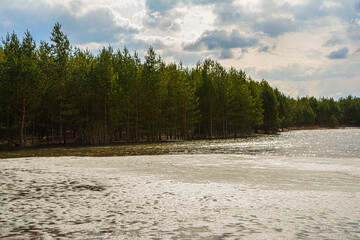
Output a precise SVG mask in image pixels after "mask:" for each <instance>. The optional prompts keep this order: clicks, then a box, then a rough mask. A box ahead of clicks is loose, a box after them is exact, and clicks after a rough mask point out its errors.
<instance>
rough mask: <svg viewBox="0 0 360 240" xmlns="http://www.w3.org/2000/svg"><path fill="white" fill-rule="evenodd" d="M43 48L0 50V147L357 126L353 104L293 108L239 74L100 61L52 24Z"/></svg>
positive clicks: (9, 40)
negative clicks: (40, 143)
mask: <svg viewBox="0 0 360 240" xmlns="http://www.w3.org/2000/svg"><path fill="white" fill-rule="evenodd" d="M50 40H51V44H49V43H46V42H43V41H41V42H40V44H39V46H36V44H35V41H34V39H33V38H32V36H31V34H30V32H28V31H27V32H26V33H25V36H24V38H23V39H22V41H20V40H19V39H18V37H17V35H16V34H15V33H12V34H7V35H6V37H5V39H3V40H2V44H1V45H0V141H1V142H7V143H9V144H11V145H20V146H25V145H26V143H28V144H30V143H36V142H47V143H60V144H63V143H66V142H68V141H71V142H77V143H84V144H102V143H109V142H114V141H141V140H145V141H155V140H156V141H161V140H164V139H179V138H181V139H193V138H200V139H202V138H228V137H238V136H242V135H246V134H250V133H252V132H259V131H261V132H265V133H274V132H277V131H279V129H281V128H282V129H283V128H288V127H291V126H315V125H316V126H328V127H335V126H337V125H351V126H359V125H360V99H359V98H357V97H352V96H348V97H346V98H341V99H340V100H339V101H335V100H334V99H332V98H330V99H328V98H320V99H316V98H314V97H311V98H298V99H293V98H290V97H288V96H285V95H284V94H282V93H281V92H280V91H279V90H278V89H274V88H272V87H271V86H270V85H269V84H268V83H267V82H266V81H265V80H263V81H261V82H256V81H254V80H252V79H251V78H250V77H248V76H246V74H245V72H243V71H241V70H236V69H235V68H231V69H228V70H227V69H225V68H224V67H223V66H221V65H220V64H219V63H218V62H216V61H213V60H211V59H205V60H204V61H203V62H199V63H198V64H197V65H196V67H194V68H191V69H189V68H184V67H183V66H182V64H181V63H179V64H176V63H169V64H166V63H165V62H164V61H163V60H162V59H161V58H160V56H157V55H156V53H155V51H154V49H153V48H152V47H150V48H149V49H148V52H147V55H146V56H145V61H144V62H143V63H142V62H141V61H140V59H139V57H138V55H137V53H136V52H135V53H134V54H133V55H131V54H130V53H129V51H128V49H127V48H124V49H123V50H122V51H120V50H117V51H114V50H113V49H112V48H111V47H110V46H109V47H104V48H103V49H102V50H101V51H100V52H99V53H98V55H96V56H94V55H92V54H91V53H90V52H89V51H82V50H80V49H78V48H74V49H72V48H71V45H70V42H69V40H68V39H67V36H66V35H65V34H64V33H63V32H62V31H61V25H60V24H59V23H56V24H55V26H54V28H53V31H52V33H51V37H50Z"/></svg>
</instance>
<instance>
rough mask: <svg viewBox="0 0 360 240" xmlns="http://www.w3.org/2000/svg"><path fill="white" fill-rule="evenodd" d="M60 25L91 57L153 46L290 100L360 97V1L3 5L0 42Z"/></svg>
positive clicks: (40, 36) (22, 1) (20, 0)
mask: <svg viewBox="0 0 360 240" xmlns="http://www.w3.org/2000/svg"><path fill="white" fill-rule="evenodd" d="M57 21H59V22H60V23H61V24H62V26H63V31H64V33H65V34H67V35H68V36H69V39H70V41H71V43H72V44H73V45H77V46H79V47H81V48H85V47H88V49H90V50H93V51H95V52H94V53H97V50H98V49H101V48H102V47H103V46H107V45H108V44H111V45H112V46H113V47H114V48H120V49H122V48H123V46H127V47H128V48H129V50H130V51H134V50H137V51H138V52H140V55H141V54H145V53H146V50H147V49H148V47H149V46H150V45H152V46H154V48H155V50H156V52H157V53H158V54H160V55H161V56H162V58H163V59H165V60H166V61H176V62H178V61H180V60H181V61H182V62H183V64H184V65H185V66H186V65H190V66H193V65H195V64H196V62H197V61H199V60H203V59H204V58H205V57H212V58H214V60H219V62H220V63H221V64H223V65H224V66H225V67H231V66H233V67H236V68H238V69H239V68H242V69H244V70H247V71H248V75H251V76H252V77H253V78H255V79H257V80H260V79H261V78H265V79H267V80H269V81H270V82H271V83H272V84H274V85H275V86H278V87H279V89H280V90H283V91H284V92H285V93H287V94H291V95H292V96H296V95H302V96H303V95H304V94H305V95H306V94H309V95H317V96H321V95H324V96H333V95H336V94H337V93H339V92H341V93H343V94H348V93H352V94H356V95H360V87H359V86H360V82H359V81H360V72H359V70H358V66H359V65H360V54H359V49H360V48H359V47H360V46H359V40H360V1H353V0H343V1H330V0H317V1H308V0H296V1H295V0H272V1H268V0H234V1H232V0H226V1H220V0H208V1H206V0H180V1H167V0H133V1H114V0H102V1H100V0H75V1H74V0H37V1H31V0H17V1H13V0H2V1H0V33H2V36H1V37H4V35H5V34H6V32H12V31H13V30H15V32H16V33H18V34H19V35H20V36H21V34H22V33H23V32H25V30H26V29H29V30H30V32H31V33H32V35H33V36H34V38H35V39H36V40H38V41H39V40H46V41H48V40H49V35H50V32H51V30H52V27H53V26H54V24H55V22H57ZM184 47H185V49H187V50H193V51H191V52H189V51H184ZM195 50H196V51H195ZM334 58H335V59H334Z"/></svg>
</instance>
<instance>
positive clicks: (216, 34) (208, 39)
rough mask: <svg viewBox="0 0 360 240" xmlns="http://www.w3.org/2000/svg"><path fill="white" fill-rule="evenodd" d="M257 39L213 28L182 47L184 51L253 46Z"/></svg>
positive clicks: (237, 32) (236, 32) (234, 31)
mask: <svg viewBox="0 0 360 240" xmlns="http://www.w3.org/2000/svg"><path fill="white" fill-rule="evenodd" d="M257 44H258V40H257V39H256V38H252V37H246V36H243V35H241V34H240V33H239V31H237V30H233V31H231V32H230V33H227V32H226V31H224V30H213V31H206V32H204V33H203V34H202V35H201V36H200V37H199V38H198V39H197V40H196V41H195V42H194V43H190V44H186V45H185V46H184V47H183V48H184V50H186V51H201V50H213V49H231V48H247V47H254V46H256V45H257Z"/></svg>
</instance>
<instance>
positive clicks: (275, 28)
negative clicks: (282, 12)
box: [253, 18, 299, 37]
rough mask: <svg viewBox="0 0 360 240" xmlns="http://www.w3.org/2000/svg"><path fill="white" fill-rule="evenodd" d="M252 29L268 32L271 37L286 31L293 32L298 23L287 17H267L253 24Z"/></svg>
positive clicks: (296, 28) (297, 27)
mask: <svg viewBox="0 0 360 240" xmlns="http://www.w3.org/2000/svg"><path fill="white" fill-rule="evenodd" d="M253 27H254V29H255V30H257V31H261V32H263V33H266V34H268V35H269V36H271V37H277V36H279V35H282V34H284V33H287V32H295V31H297V30H298V29H299V25H298V23H296V22H294V21H293V20H291V19H287V18H275V19H267V20H265V21H261V22H257V23H255V24H254V26H253Z"/></svg>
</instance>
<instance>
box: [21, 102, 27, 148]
mask: <svg viewBox="0 0 360 240" xmlns="http://www.w3.org/2000/svg"><path fill="white" fill-rule="evenodd" d="M25 114H26V99H25V97H23V101H22V118H21V129H20V147H24V145H25V141H24V128H25Z"/></svg>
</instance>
